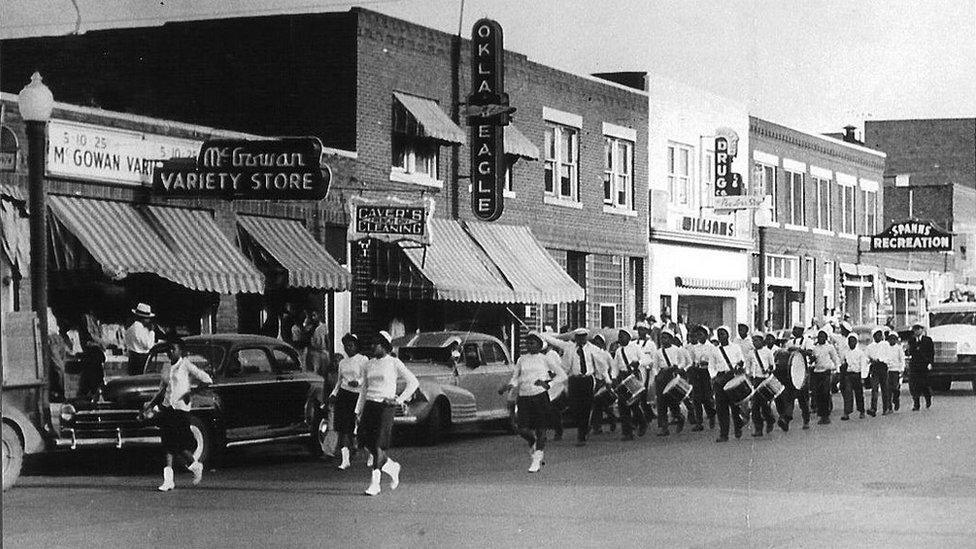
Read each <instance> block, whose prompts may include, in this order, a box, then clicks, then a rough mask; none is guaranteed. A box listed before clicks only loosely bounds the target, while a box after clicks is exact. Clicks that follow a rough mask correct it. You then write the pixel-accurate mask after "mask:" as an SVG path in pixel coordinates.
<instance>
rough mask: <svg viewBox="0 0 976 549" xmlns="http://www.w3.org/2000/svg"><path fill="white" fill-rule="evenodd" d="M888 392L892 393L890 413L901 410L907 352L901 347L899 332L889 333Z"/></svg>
mask: <svg viewBox="0 0 976 549" xmlns="http://www.w3.org/2000/svg"><path fill="white" fill-rule="evenodd" d="M887 339H888V353H887V356H888V360H887V361H886V362H887V363H888V391H889V392H891V405H890V406H889V408H888V413H889V414H890V413H893V412H895V411H898V409H899V408H901V376H902V374H904V373H905V350H904V349H902V346H901V338H900V337H899V336H898V332H895V331H892V332H889V333H888V338H887Z"/></svg>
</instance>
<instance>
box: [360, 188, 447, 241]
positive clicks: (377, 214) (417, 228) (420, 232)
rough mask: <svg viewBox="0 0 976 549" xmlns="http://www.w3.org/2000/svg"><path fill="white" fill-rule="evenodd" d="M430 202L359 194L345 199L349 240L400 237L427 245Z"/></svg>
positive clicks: (429, 200)
mask: <svg viewBox="0 0 976 549" xmlns="http://www.w3.org/2000/svg"><path fill="white" fill-rule="evenodd" d="M433 212H434V201H433V200H432V199H430V198H425V199H421V200H413V201H410V200H402V199H399V198H393V197H387V198H385V199H383V200H371V199H368V198H364V197H361V196H354V197H351V198H350V199H349V213H350V221H349V231H348V238H349V240H350V241H356V240H362V239H364V238H375V239H377V240H382V241H385V242H399V241H403V240H408V241H413V242H417V243H419V244H430V217H431V215H433Z"/></svg>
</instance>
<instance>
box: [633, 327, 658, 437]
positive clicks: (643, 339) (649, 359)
mask: <svg viewBox="0 0 976 549" xmlns="http://www.w3.org/2000/svg"><path fill="white" fill-rule="evenodd" d="M651 318H652V319H653V318H654V317H653V316H652V317H651ZM634 329H636V330H637V340H636V341H635V342H634V343H636V344H637V346H638V347H639V348H640V357H639V358H638V361H639V362H640V367H641V375H643V376H644V377H643V378H642V379H643V380H644V388H645V389H647V391H646V392H645V394H644V398H641V400H640V402H641V407H642V408H643V410H644V415H645V416H646V417H647V418H648V419H649V420H650V419H654V415H655V412H654V410H655V409H656V408H657V406H656V404H655V400H656V396H657V392H656V391H655V390H654V387H653V385H654V378H655V377H656V376H657V372H656V371H654V355H655V354H656V353H657V341H658V340H659V339H660V337H661V332H660V330H661V329H660V327H658V326H656V325H655V326H651V325H650V324H649V323H647V322H645V321H640V322H638V323H637V324H635V325H634ZM655 332H656V333H655Z"/></svg>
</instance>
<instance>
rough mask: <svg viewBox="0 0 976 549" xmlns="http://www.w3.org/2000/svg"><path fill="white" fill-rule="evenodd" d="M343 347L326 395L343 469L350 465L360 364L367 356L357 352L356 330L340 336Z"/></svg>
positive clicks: (361, 375) (359, 383)
mask: <svg viewBox="0 0 976 549" xmlns="http://www.w3.org/2000/svg"><path fill="white" fill-rule="evenodd" d="M342 348H343V350H344V351H345V352H346V358H343V359H342V360H340V361H339V371H338V374H337V377H338V379H337V380H336V384H335V387H333V389H332V393H331V394H330V395H329V404H330V405H332V407H333V411H332V427H333V429H335V430H336V433H338V434H339V457H340V461H339V469H341V470H344V469H348V468H349V460H350V456H351V454H352V452H353V450H354V443H355V439H354V437H353V432H354V431H355V430H356V405H357V404H358V403H359V393H360V388H361V387H362V385H363V368H364V367H365V365H366V362H367V361H368V360H369V359H368V358H366V356H365V355H363V354H360V352H359V338H358V337H356V335H355V334H346V335H344V336H342Z"/></svg>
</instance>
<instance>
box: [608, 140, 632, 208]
mask: <svg viewBox="0 0 976 549" xmlns="http://www.w3.org/2000/svg"><path fill="white" fill-rule="evenodd" d="M603 152H604V155H603V157H604V160H603V202H604V204H607V205H610V206H614V207H618V208H627V209H628V210H632V209H634V143H633V142H632V141H627V140H625V139H619V138H616V137H606V138H605V139H604V145H603Z"/></svg>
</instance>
